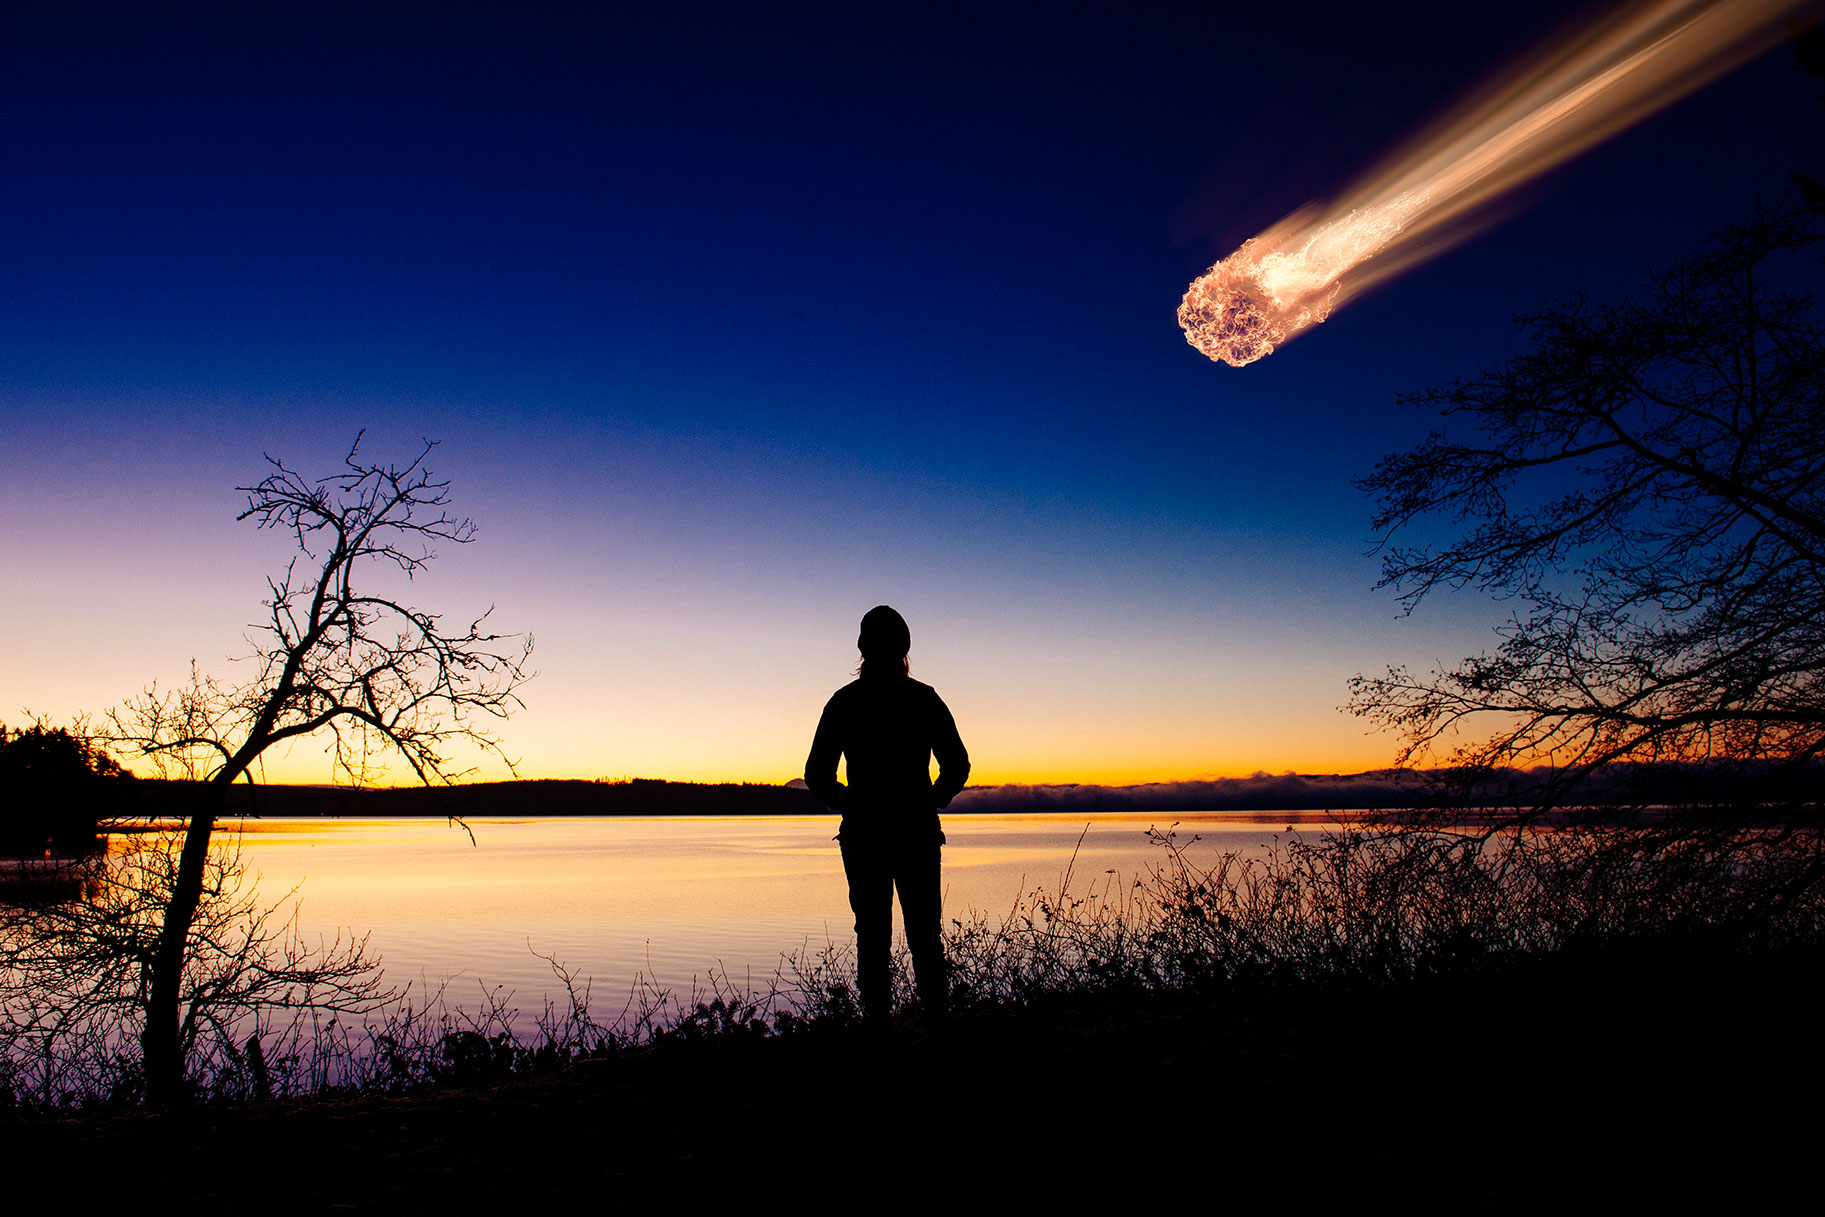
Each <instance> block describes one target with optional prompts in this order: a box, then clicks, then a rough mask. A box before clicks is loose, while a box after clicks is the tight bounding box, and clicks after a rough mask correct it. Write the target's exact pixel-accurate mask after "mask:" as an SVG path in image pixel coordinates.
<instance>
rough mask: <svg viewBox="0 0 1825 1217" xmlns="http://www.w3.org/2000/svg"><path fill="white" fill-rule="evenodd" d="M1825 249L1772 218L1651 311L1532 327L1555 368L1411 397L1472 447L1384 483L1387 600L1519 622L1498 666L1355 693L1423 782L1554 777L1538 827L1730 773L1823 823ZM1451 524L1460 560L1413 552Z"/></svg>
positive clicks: (1702, 254) (1396, 468)
mask: <svg viewBox="0 0 1825 1217" xmlns="http://www.w3.org/2000/svg"><path fill="white" fill-rule="evenodd" d="M1819 240H1820V221H1819V219H1818V217H1816V216H1814V215H1811V214H1808V213H1806V212H1804V211H1790V212H1776V213H1768V214H1764V215H1762V216H1760V217H1758V218H1757V219H1755V220H1754V221H1752V222H1749V223H1746V224H1741V225H1738V226H1735V227H1731V228H1728V229H1726V230H1724V231H1722V232H1721V233H1719V234H1718V235H1717V236H1716V237H1715V238H1714V239H1713V240H1712V242H1711V243H1710V244H1709V245H1707V246H1706V247H1705V248H1703V249H1701V250H1699V251H1697V252H1694V253H1692V254H1690V255H1689V256H1687V257H1686V258H1684V259H1683V260H1681V261H1680V262H1679V263H1678V264H1677V265H1675V266H1674V267H1673V268H1672V269H1671V270H1669V271H1666V272H1665V273H1661V274H1656V275H1653V276H1651V277H1650V278H1649V279H1648V281H1647V283H1646V284H1645V286H1644V288H1643V289H1642V291H1641V293H1640V296H1639V298H1638V300H1637V301H1634V302H1628V303H1623V304H1619V305H1614V306H1604V307H1598V306H1594V305H1592V304H1591V303H1590V302H1589V301H1588V300H1586V299H1585V298H1584V297H1582V296H1580V297H1576V298H1574V299H1572V300H1570V301H1569V302H1566V303H1562V304H1558V305H1554V306H1551V307H1548V308H1545V309H1543V310H1542V311H1540V312H1538V313H1535V314H1533V315H1531V316H1527V317H1524V318H1522V319H1521V321H1522V324H1523V325H1524V326H1525V327H1526V328H1527V329H1528V331H1529V332H1530V333H1531V335H1532V338H1533V348H1532V350H1530V351H1528V352H1527V353H1526V354H1523V355H1521V356H1519V357H1518V358H1515V359H1513V360H1511V361H1510V362H1508V363H1506V364H1504V365H1502V366H1500V367H1498V368H1496V369H1495V370H1494V371H1488V372H1483V373H1481V374H1479V375H1477V376H1475V377H1473V378H1470V379H1463V380H1458V381H1455V382H1453V383H1452V384H1450V385H1447V386H1445V387H1443V388H1438V389H1434V390H1431V391H1428V392H1423V393H1419V394H1417V395H1414V396H1412V397H1411V398H1408V399H1407V400H1410V401H1413V402H1416V403H1417V404H1419V405H1422V406H1425V407H1428V408H1433V409H1437V410H1439V411H1440V412H1441V413H1442V414H1443V415H1444V416H1445V417H1446V418H1447V419H1448V420H1449V429H1450V434H1449V435H1447V433H1446V432H1444V431H1437V432H1434V433H1433V434H1432V435H1431V436H1430V437H1429V438H1428V439H1427V440H1426V441H1425V442H1423V443H1421V444H1420V445H1419V446H1418V447H1416V448H1414V449H1413V450H1412V451H1410V452H1405V453H1400V454H1397V455H1394V456H1389V457H1387V458H1385V459H1384V460H1383V461H1382V462H1381V463H1380V464H1379V465H1378V466H1377V467H1376V469H1375V471H1374V473H1372V474H1371V475H1370V476H1369V477H1367V478H1366V479H1364V481H1363V485H1364V487H1365V488H1366V489H1367V490H1368V491H1369V492H1370V493H1371V494H1372V495H1373V496H1374V498H1375V500H1376V503H1377V509H1378V510H1377V515H1376V519H1375V526H1376V527H1377V528H1378V529H1380V530H1383V534H1384V551H1383V552H1384V560H1383V585H1385V586H1393V587H1395V588H1397V589H1398V590H1399V591H1400V593H1401V597H1402V600H1403V602H1404V603H1405V604H1406V606H1407V607H1408V609H1409V611H1411V609H1412V607H1413V606H1414V605H1415V604H1417V603H1418V602H1419V601H1420V600H1422V599H1424V598H1425V597H1426V596H1428V595H1430V594H1431V593H1433V592H1435V591H1438V590H1439V589H1441V588H1458V587H1472V588H1478V589H1481V590H1483V591H1485V592H1489V593H1493V594H1495V595H1497V596H1499V597H1506V598H1511V599H1512V600H1513V601H1515V602H1516V604H1517V608H1516V610H1515V612H1514V613H1513V615H1512V617H1511V619H1510V620H1509V621H1508V623H1507V624H1506V625H1505V626H1504V627H1503V628H1502V629H1501V630H1500V631H1499V633H1500V634H1501V642H1500V644H1499V646H1497V648H1496V649H1495V651H1494V652H1493V653H1485V654H1482V655H1478V656H1474V657H1472V658H1469V659H1466V660H1464V661H1463V662H1462V663H1460V664H1459V665H1457V666H1456V667H1454V668H1450V669H1448V670H1440V671H1435V672H1432V673H1430V674H1428V675H1417V674H1414V673H1412V672H1409V671H1408V670H1406V669H1404V668H1394V669H1391V670H1389V671H1388V672H1387V674H1386V675H1385V676H1381V677H1374V678H1370V677H1365V676H1358V677H1357V678H1355V679H1354V680H1353V681H1352V682H1351V699H1350V708H1351V709H1352V710H1353V711H1354V712H1355V713H1357V714H1359V715H1365V716H1367V717H1369V718H1371V719H1373V720H1375V721H1378V722H1380V723H1382V724H1384V725H1386V726H1388V727H1391V728H1394V729H1396V730H1398V731H1399V732H1401V733H1402V735H1403V736H1404V746H1403V749H1402V752H1401V755H1400V760H1401V762H1402V763H1417V764H1424V763H1431V762H1438V761H1444V762H1447V763H1448V764H1449V765H1451V766H1454V767H1456V769H1457V770H1458V771H1459V772H1467V773H1475V772H1479V771H1480V772H1488V771H1489V770H1490V769H1492V768H1498V767H1505V766H1543V768H1542V769H1541V770H1540V773H1541V775H1542V779H1543V780H1542V781H1541V782H1540V784H1539V785H1538V786H1537V787H1536V788H1534V789H1531V790H1528V791H1526V792H1525V794H1524V798H1523V802H1524V804H1525V805H1526V808H1527V810H1528V811H1529V812H1532V813H1538V812H1543V811H1546V810H1550V809H1552V808H1554V807H1555V806H1560V805H1562V804H1564V803H1565V802H1566V801H1568V800H1571V799H1576V798H1578V797H1581V796H1579V795H1577V794H1576V793H1574V792H1576V791H1578V790H1580V789H1585V790H1588V783H1589V782H1590V781H1591V780H1592V779H1593V778H1594V777H1595V778H1599V779H1601V780H1603V781H1604V782H1605V783H1608V784H1610V785H1612V786H1613V785H1614V783H1615V782H1616V781H1617V780H1618V774H1621V773H1627V774H1632V775H1634V776H1636V777H1637V778H1646V777H1648V776H1650V775H1651V776H1653V777H1655V778H1656V781H1655V784H1654V785H1653V786H1652V790H1653V791H1654V792H1657V793H1655V794H1654V795H1652V796H1651V797H1652V798H1653V799H1654V800H1655V801H1671V800H1668V799H1667V797H1666V796H1667V793H1668V791H1669V789H1674V788H1676V787H1677V784H1678V783H1679V782H1687V783H1691V782H1696V781H1700V780H1702V779H1705V778H1707V777H1708V778H1709V779H1711V781H1712V785H1713V786H1714V787H1722V786H1724V785H1726V784H1727V785H1728V788H1729V794H1728V797H1721V796H1720V797H1716V798H1715V799H1714V800H1713V801H1715V802H1719V803H1721V802H1725V801H1729V799H1731V798H1739V799H1753V798H1754V797H1755V795H1754V793H1753V792H1754V791H1756V790H1759V791H1761V792H1764V793H1767V792H1782V791H1784V792H1786V795H1787V796H1793V797H1798V798H1799V800H1800V801H1801V802H1811V803H1812V804H1814V805H1815V807H1816V803H1817V794H1816V785H1817V780H1816V772H1817V771H1816V769H1815V768H1813V766H1814V763H1815V762H1816V761H1817V760H1818V758H1819V755H1820V752H1821V749H1825V563H1822V561H1821V559H1822V557H1825V493H1822V491H1825V331H1822V330H1821V328H1820V327H1819V325H1818V323H1817V321H1816V320H1815V318H1814V314H1813V311H1812V301H1811V300H1810V298H1809V297H1808V296H1806V295H1804V294H1801V293H1799V292H1796V291H1794V290H1791V289H1792V288H1793V287H1794V286H1795V285H1801V284H1807V283H1811V282H1814V281H1816V276H1817V268H1818V263H1817V261H1816V260H1815V257H1814V253H1813V247H1814V246H1815V245H1816V244H1817V243H1818V241H1819ZM1782 285H1786V287H1787V288H1788V289H1789V290H1782ZM1441 520H1442V521H1446V522H1448V523H1449V525H1450V530H1451V531H1452V532H1453V533H1455V535H1452V536H1450V537H1449V538H1448V539H1446V540H1444V541H1443V542H1441V543H1437V544H1421V545H1413V546H1405V545H1396V544H1393V538H1394V537H1396V536H1397V535H1398V534H1401V533H1402V532H1403V531H1405V530H1415V531H1417V530H1420V529H1421V528H1424V527H1430V526H1431V525H1432V524H1433V523H1434V522H1436V521H1441ZM1726 770H1727V771H1728V781H1727V783H1725V782H1723V781H1720V780H1718V779H1719V775H1720V773H1722V772H1723V771H1726ZM1795 791H1798V792H1799V794H1798V795H1797V796H1794V792H1795ZM1642 797H1643V798H1648V797H1650V796H1648V795H1645V794H1644V795H1643V796H1642ZM1694 801H1699V800H1697V799H1696V798H1695V799H1694Z"/></svg>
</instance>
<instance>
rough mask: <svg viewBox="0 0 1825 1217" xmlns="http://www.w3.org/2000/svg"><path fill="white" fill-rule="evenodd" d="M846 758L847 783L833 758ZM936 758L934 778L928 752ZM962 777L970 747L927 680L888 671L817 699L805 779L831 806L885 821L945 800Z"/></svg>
mask: <svg viewBox="0 0 1825 1217" xmlns="http://www.w3.org/2000/svg"><path fill="white" fill-rule="evenodd" d="M839 756H841V757H844V758H845V759H846V760H847V761H848V777H849V782H848V784H847V785H845V784H843V783H842V782H839V781H837V778H836V762H837V758H838V757H839ZM934 756H936V757H937V758H938V780H937V781H935V782H934V781H932V779H931V758H932V757H934ZM969 776H970V754H969V753H968V752H967V751H965V750H964V747H963V740H962V739H961V738H960V737H959V736H958V735H957V724H956V722H955V721H954V720H953V719H952V718H951V712H950V710H949V709H948V708H947V707H946V706H945V704H944V702H943V701H942V700H941V699H940V698H939V697H938V692H937V690H936V689H933V688H932V687H931V686H930V685H927V684H920V683H919V682H918V681H916V680H914V679H912V678H911V677H910V676H902V675H900V674H899V673H897V672H895V673H891V674H889V675H885V676H870V677H868V678H866V679H863V680H855V681H851V682H850V683H849V684H846V685H844V686H843V687H842V688H840V689H838V690H837V691H836V693H835V695H834V696H832V697H831V699H830V701H829V703H828V704H826V705H825V706H824V716H823V717H822V718H820V719H819V720H818V724H817V735H816V737H815V738H814V739H813V740H812V741H811V755H810V756H808V757H807V758H805V785H807V786H809V787H810V788H811V793H813V794H815V795H816V796H817V797H818V798H820V799H822V800H823V801H824V805H825V806H826V807H829V808H830V809H831V810H832V811H840V812H842V813H843V814H844V817H845V818H844V826H845V827H846V828H847V827H850V820H851V819H860V820H874V819H877V818H879V819H880V820H882V821H883V822H884V823H883V826H885V822H886V821H891V820H893V819H896V818H899V817H903V816H906V815H907V814H909V813H919V812H934V811H936V809H938V808H940V807H948V806H949V805H950V801H951V799H953V798H954V797H956V794H957V792H958V791H959V790H962V789H963V784H964V783H965V782H966V781H968V780H969Z"/></svg>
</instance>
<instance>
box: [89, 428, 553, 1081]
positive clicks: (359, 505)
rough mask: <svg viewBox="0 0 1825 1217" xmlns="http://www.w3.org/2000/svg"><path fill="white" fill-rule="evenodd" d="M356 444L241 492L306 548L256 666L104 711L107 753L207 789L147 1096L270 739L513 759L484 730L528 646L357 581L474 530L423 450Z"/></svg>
mask: <svg viewBox="0 0 1825 1217" xmlns="http://www.w3.org/2000/svg"><path fill="white" fill-rule="evenodd" d="M360 444H361V438H360V436H357V437H356V441H355V444H354V445H353V446H352V447H351V448H350V450H349V454H348V456H347V457H346V458H345V459H344V462H343V465H344V467H343V469H342V470H341V471H340V472H338V473H335V474H332V475H330V476H328V477H325V478H320V479H315V480H307V479H306V478H304V477H303V476H301V475H300V474H298V473H297V472H295V471H294V470H292V469H290V468H288V467H287V466H286V465H284V464H283V463H282V462H280V461H278V460H276V459H274V458H272V457H268V458H267V461H268V463H269V464H270V465H271V467H272V471H271V472H270V473H268V474H267V476H266V477H265V478H264V479H262V480H261V481H260V482H259V483H257V484H255V485H253V486H243V487H241V488H240V489H241V490H242V491H243V492H244V493H245V494H246V495H247V507H246V509H245V510H244V511H243V512H241V514H240V516H239V518H240V519H243V520H247V519H251V520H253V521H254V522H255V523H256V524H257V525H258V526H259V527H261V528H271V529H276V530H282V531H285V532H289V533H290V534H291V535H292V538H293V540H294V541H295V543H296V545H297V547H298V550H299V554H298V555H297V556H296V557H294V558H293V559H292V560H291V562H290V563H289V564H288V565H287V567H286V570H285V573H284V575H283V576H281V577H279V578H275V579H269V580H268V583H267V587H268V593H269V595H268V598H267V600H266V602H265V603H266V608H267V610H268V613H269V616H268V620H267V621H266V622H264V623H263V624H262V625H260V626H259V627H257V629H256V633H255V635H254V636H253V637H254V644H255V648H256V649H255V652H254V654H253V655H252V656H250V661H251V662H253V663H254V664H256V665H257V666H258V669H259V671H258V674H257V675H256V676H255V677H254V678H253V679H251V680H249V681H248V682H246V683H244V684H240V685H224V684H221V683H218V682H217V681H215V680H214V679H212V678H208V677H204V676H201V675H199V674H197V673H196V672H195V671H194V670H193V672H192V675H191V681H190V684H189V686H188V687H187V688H184V689H181V690H179V691H177V692H175V693H165V694H161V693H160V692H159V691H158V689H157V687H156V686H154V687H153V688H150V689H148V690H147V691H146V692H145V693H144V694H142V695H140V696H139V697H137V698H134V699H133V700H131V701H129V702H127V703H126V704H125V705H124V706H123V707H121V708H120V709H118V710H116V711H114V712H112V713H111V714H110V716H109V722H110V730H109V732H108V737H109V739H110V741H111V742H112V743H113V744H114V746H116V747H117V748H120V749H123V750H127V751H131V752H133V753H137V754H138V755H139V756H142V757H144V758H147V759H149V760H151V761H152V762H153V763H154V764H155V765H156V766H157V767H158V769H159V772H160V773H161V774H162V775H167V776H182V777H188V778H193V779H199V780H200V781H201V786H200V790H199V794H198V796H197V799H196V802H195V804H194V805H193V806H192V807H190V808H188V809H187V817H188V826H187V829H186V832H185V836H184V845H183V851H182V854H181V857H180V860H179V865H178V873H177V879H176V882H175V884H174V886H173V889H172V892H171V896H170V902H169V904H168V905H167V907H166V912H165V918H164V924H163V927H162V929H161V932H160V936H159V941H158V947H157V950H156V952H155V955H154V958H153V960H152V962H151V967H150V970H151V978H150V986H149V991H148V997H147V1011H146V1022H145V1027H144V1031H143V1033H142V1050H143V1053H144V1064H145V1070H146V1088H147V1095H148V1098H150V1099H151V1100H153V1101H168V1100H170V1099H171V1098H173V1097H175V1096H176V1095H177V1093H178V1092H179V1090H180V1087H181V1082H182V1077H183V1068H184V1061H183V1047H182V1039H181V1036H180V1033H179V1001H180V993H181V989H182V981H183V971H184V964H185V958H184V956H185V943H186V941H187V938H188V935H189V931H190V927H191V924H192V921H193V919H194V918H195V916H196V912H197V906H198V902H199V900H200V898H201V894H202V890H203V875H204V869H205V863H206V861H207V858H208V852H209V842H210V837H211V834H212V833H213V831H214V829H215V823H216V819H217V818H218V816H219V815H220V814H221V813H222V810H223V808H224V806H225V805H226V796H227V792H228V790H229V788H230V787H231V786H232V784H233V783H234V782H236V781H239V780H243V779H246V780H249V781H251V780H252V772H251V771H252V766H253V765H254V763H255V761H257V760H258V758H259V757H260V756H261V755H262V754H263V753H265V751H266V750H267V749H268V748H271V747H272V746H273V745H274V744H278V743H280V742H282V741H285V740H289V739H293V738H296V737H299V736H305V735H312V734H316V733H327V734H328V735H329V737H330V739H331V744H332V747H333V749H334V752H335V759H336V764H337V766H338V768H339V769H340V770H341V771H342V772H343V773H344V774H345V775H346V776H347V777H348V778H349V779H350V780H351V781H355V782H359V781H361V780H363V779H364V778H365V777H367V776H369V774H370V773H371V763H370V757H371V756H372V755H374V754H375V753H376V752H379V753H383V754H386V755H391V756H395V757H400V758H403V759H404V760H405V762H406V763H407V764H408V765H410V766H411V768H412V770H413V772H414V773H415V774H417V776H418V778H419V779H420V780H421V781H424V782H427V783H431V782H450V781H454V780H456V779H457V778H458V777H460V776H462V771H458V770H455V769H453V768H452V767H451V764H450V762H449V760H448V759H447V758H446V756H445V751H446V749H447V747H448V746H449V745H451V744H453V743H468V744H471V745H478V746H480V747H482V748H484V749H487V750H490V751H492V752H494V753H495V754H496V755H498V756H500V757H501V758H502V759H503V760H506V761H507V763H508V765H509V768H511V767H512V762H511V760H510V759H509V758H507V757H506V754H505V753H504V752H502V750H501V747H500V742H499V740H498V739H497V738H496V737H495V736H494V735H493V734H492V733H491V732H490V730H489V723H490V720H493V719H504V718H506V717H507V716H508V715H509V714H510V713H512V711H513V710H515V709H517V708H518V707H519V705H520V700H519V696H518V687H519V685H520V684H521V683H522V682H523V681H525V680H526V679H528V678H529V676H530V672H529V671H528V670H527V668H526V661H527V659H528V657H529V656H530V654H531V650H532V640H531V638H530V637H529V636H516V635H504V634H496V633H491V632H486V631H485V629H484V625H485V622H486V620H487V616H488V614H487V613H484V614H482V615H481V616H480V617H478V618H476V619H474V620H472V621H470V622H469V623H468V624H467V625H466V626H461V627H456V628H452V627H450V626H447V625H445V624H444V623H443V621H442V620H441V619H440V618H439V617H438V616H436V615H434V614H430V613H426V612H424V611H422V610H419V609H417V608H413V607H411V606H408V605H407V604H405V603H403V602H402V601H401V600H399V599H396V598H394V597H393V596H391V595H387V594H377V593H375V592H373V591H371V590H366V589H369V588H370V587H371V582H370V581H372V580H374V578H375V576H376V574H378V573H381V572H384V571H385V569H386V568H387V567H389V566H390V567H392V568H393V569H394V570H395V571H397V572H400V573H403V574H404V575H405V576H407V577H408V578H410V577H411V576H412V575H414V574H416V573H417V572H418V571H420V570H422V569H423V568H424V567H425V565H426V564H427V563H429V562H430V561H431V559H432V558H433V557H435V556H436V555H435V552H434V550H433V548H432V547H433V546H434V545H435V543H436V542H438V541H449V542H454V543H457V544H466V543H467V542H469V541H470V540H471V539H473V537H474V535H475V525H474V524H473V523H472V522H471V521H470V520H468V519H464V518H459V517H453V516H451V515H450V514H449V513H448V512H447V511H446V506H447V504H448V502H449V498H448V489H449V483H448V482H445V481H438V480H436V479H435V478H434V477H433V476H432V475H431V473H430V472H429V471H428V470H426V468H425V460H426V458H427V457H428V456H429V455H430V452H431V449H432V447H433V445H431V444H429V443H427V444H426V445H425V448H424V450H423V451H422V452H420V453H419V455H418V457H417V459H416V460H414V461H412V462H411V463H410V464H408V465H404V466H393V465H382V464H375V463H371V462H369V461H367V460H365V459H364V458H363V457H362V456H361V454H360ZM490 611H492V610H490Z"/></svg>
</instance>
